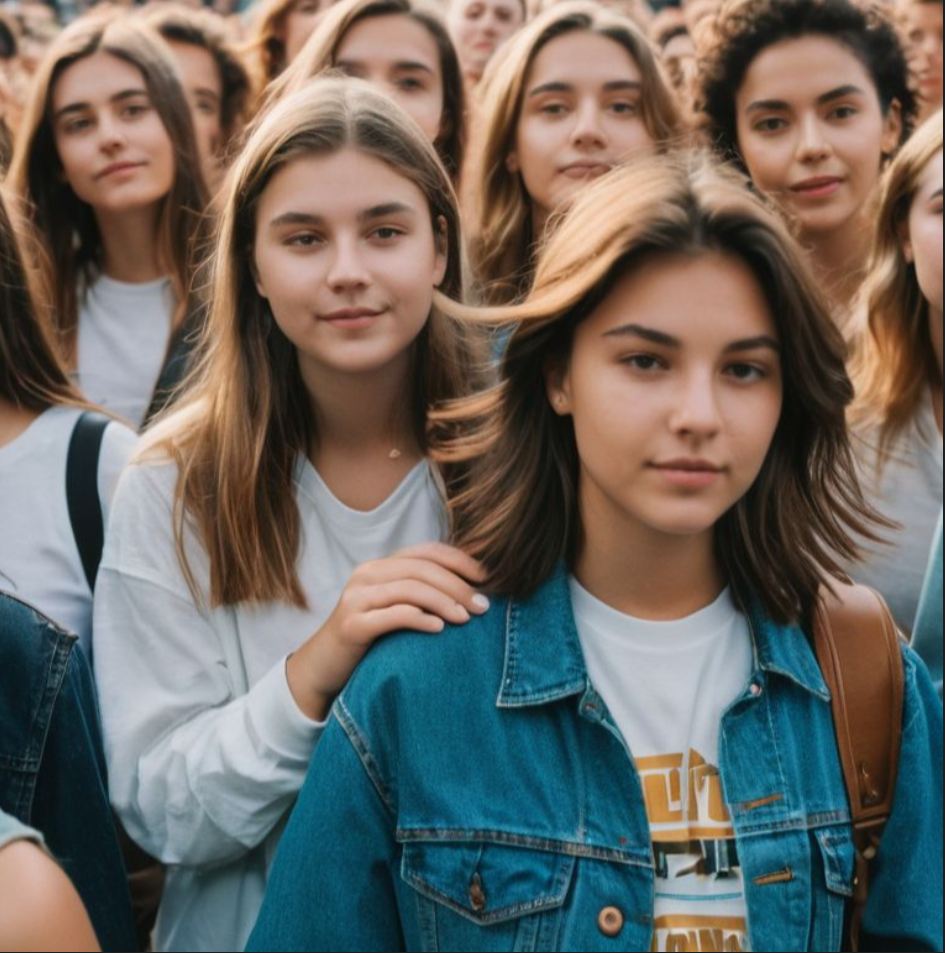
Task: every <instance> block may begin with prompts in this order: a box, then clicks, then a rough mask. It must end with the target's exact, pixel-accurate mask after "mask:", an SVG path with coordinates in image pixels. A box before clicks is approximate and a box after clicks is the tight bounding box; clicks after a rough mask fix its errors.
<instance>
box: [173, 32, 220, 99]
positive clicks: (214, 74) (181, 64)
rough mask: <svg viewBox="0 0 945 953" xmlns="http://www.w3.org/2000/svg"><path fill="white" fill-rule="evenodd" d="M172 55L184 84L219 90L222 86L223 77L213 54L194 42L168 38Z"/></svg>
mask: <svg viewBox="0 0 945 953" xmlns="http://www.w3.org/2000/svg"><path fill="white" fill-rule="evenodd" d="M167 45H168V46H169V47H170V50H171V53H172V54H173V56H174V62H175V63H176V64H177V68H178V70H179V72H180V73H181V75H182V77H183V80H184V84H185V85H186V86H198V87H203V88H205V89H213V90H215V91H216V92H220V90H221V89H222V88H223V79H222V77H221V76H220V70H219V69H218V68H217V62H216V60H215V59H214V58H213V54H212V53H211V52H210V51H209V50H208V49H206V48H205V47H202V46H197V45H196V44H195V43H181V42H180V41H178V40H168V41H167Z"/></svg>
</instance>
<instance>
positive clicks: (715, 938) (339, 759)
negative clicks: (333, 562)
mask: <svg viewBox="0 0 945 953" xmlns="http://www.w3.org/2000/svg"><path fill="white" fill-rule="evenodd" d="M467 314H469V313H468V312H467ZM469 316H470V317H475V315H474V314H469ZM478 319H479V320H481V321H486V322H490V323H491V322H516V324H517V329H516V330H515V332H514V334H513V335H512V337H511V339H510V342H509V346H508V351H507V353H506V355H505V358H504V362H503V367H502V372H501V379H500V382H499V383H498V385H497V386H496V387H495V388H494V389H492V390H490V391H488V392H486V393H484V394H482V395H480V396H478V397H476V398H472V399H468V400H465V401H460V402H456V403H454V404H452V405H451V406H448V407H446V408H444V409H443V410H441V411H440V412H439V414H438V415H437V416H436V417H435V423H436V424H438V426H439V428H440V444H439V446H440V453H441V455H442V456H443V457H444V458H445V459H449V460H458V459H469V458H474V462H473V472H472V476H471V478H470V480H469V482H468V483H467V484H466V485H465V486H464V487H463V488H462V490H461V491H459V492H456V493H455V494H454V496H453V498H452V504H451V507H452V508H451V513H452V518H453V532H454V538H455V540H456V541H457V542H458V543H459V545H461V546H462V547H464V548H465V549H466V550H467V551H468V552H470V553H471V554H473V555H475V556H476V557H477V558H478V559H480V560H481V561H482V563H483V564H484V565H485V567H486V569H487V572H488V574H489V581H490V586H491V591H492V592H493V593H495V594H497V595H500V596H502V597H503V598H494V599H493V605H492V609H491V610H490V612H489V613H487V614H486V615H485V616H483V617H481V618H478V619H476V620H474V621H473V622H472V623H471V624H470V625H469V626H467V627H466V628H464V629H462V630H461V629H459V628H455V629H454V628H447V629H446V631H445V632H444V633H443V634H442V635H440V636H437V637H435V638H433V639H430V638H429V637H426V636H420V635H412V636H411V635H409V634H408V635H407V636H405V637H403V638H399V639H397V640H395V641H390V642H386V643H384V644H382V645H379V646H378V647H376V648H375V649H374V650H373V651H372V653H371V654H370V655H369V656H368V657H367V659H366V660H365V662H364V663H363V664H362V665H361V667H360V668H359V670H358V671H357V672H356V673H355V675H354V677H353V679H352V680H351V682H350V683H349V685H348V687H347V688H346V690H345V691H344V693H343V694H342V695H341V697H340V698H339V699H338V701H337V703H336V704H335V706H334V710H333V717H332V719H331V723H330V725H329V727H328V729H327V730H326V732H325V734H324V736H323V738H322V742H321V745H320V746H319V748H318V750H317V751H316V753H315V757H314V760H313V763H312V768H311V771H310V773H309V777H308V780H307V782H306V785H305V787H304V788H303V790H302V793H301V795H300V799H299V802H298V804H297V806H296V809H295V812H294V814H293V816H292V819H291V821H290V823H289V825H288V828H287V830H286V832H285V836H284V839H283V841H282V845H281V847H280V851H279V854H278V856H277V859H276V863H275V866H274V868H273V871H272V876H271V879H270V883H269V889H268V894H267V898H266V901H265V903H264V905H263V910H262V913H261V916H260V919H259V921H258V923H257V925H256V929H255V932H254V934H253V936H252V938H251V941H250V949H252V950H287V949H292V950H296V949H332V950H582V951H587V950H748V949H751V950H782V951H783V950H817V951H824V950H839V949H841V945H842V944H843V943H844V934H845V930H844V923H845V918H846V916H847V914H848V913H849V908H850V898H851V895H852V889H853V858H854V848H853V842H852V836H851V826H850V812H849V807H848V803H847V797H846V790H845V786H844V782H843V779H842V776H841V771H840V766H839V759H838V753H837V749H836V743H835V739H834V730H833V722H832V718H831V711H830V696H829V692H828V690H827V687H826V684H825V682H824V678H823V675H822V674H821V671H820V669H819V667H818V665H817V662H816V659H815V655H814V653H813V651H812V648H811V644H810V639H809V635H808V632H809V627H808V625H807V622H806V620H807V619H808V618H809V617H810V613H811V609H812V606H813V605H814V603H815V601H816V598H817V594H818V590H819V589H820V588H821V587H822V586H823V585H825V584H829V582H830V580H831V579H838V578H840V577H841V569H840V565H841V563H842V562H843V561H844V560H845V559H846V558H847V557H848V556H849V554H850V553H851V551H852V550H853V549H854V548H855V546H854V543H853V542H852V539H853V533H854V532H855V533H857V534H861V535H867V536H869V535H871V534H872V532H873V531H872V530H871V528H870V526H871V522H872V520H873V516H872V514H871V512H870V510H869V508H868V506H867V505H866V504H865V502H864V500H863V496H862V494H861V491H860V488H859V486H858V484H857V481H856V476H855V470H854V464H853V461H852V458H851V452H850V447H849V442H848V436H847V430H846V425H845V419H844V415H845V410H846V407H847V405H848V404H849V402H850V399H851V397H852V388H851V386H850V382H849V379H848V377H847V375H846V372H845V370H844V363H843V346H842V342H841V339H840V335H839V332H838V331H837V330H836V329H835V327H834V326H833V325H832V323H831V320H830V315H829V312H828V309H827V307H826V306H825V304H824V302H823V300H822V298H821V297H820V296H819V294H818V292H817V290H816V284H815V282H814V281H813V279H812V278H811V276H810V273H809V271H808V270H807V268H806V267H805V265H804V264H803V261H802V259H801V257H800V255H799V253H798V251H797V249H796V246H795V244H794V243H793V241H792V240H791V238H790V237H789V235H788V233H787V231H786V230H785V229H784V228H783V226H782V225H781V223H780V221H779V220H778V219H777V218H776V216H775V215H773V214H772V213H771V212H770V211H769V210H768V209H767V208H766V207H765V206H763V205H762V204H761V202H759V201H758V200H757V199H755V198H754V197H752V196H751V195H750V193H749V192H748V191H747V190H746V188H745V186H744V182H743V180H741V179H740V178H738V177H736V176H732V175H730V174H728V173H724V172H721V171H719V170H717V169H716V168H714V167H713V166H712V165H711V164H708V163H707V162H706V161H705V160H704V159H702V158H699V157H697V158H695V159H692V158H682V157H680V158H663V159H662V160H661V161H660V162H658V163H655V164H650V163H645V164H640V165H638V166H634V167H633V168H627V169H623V170H620V171H617V172H615V173H613V174H612V175H610V176H608V177H606V178H605V179H603V180H601V182H600V183H598V184H596V185H595V186H594V187H593V188H592V189H591V190H590V191H588V192H587V193H585V194H584V195H583V196H582V197H581V198H580V199H579V200H578V202H577V204H576V205H575V206H574V208H573V210H572V211H571V213H570V214H569V216H568V218H566V219H565V221H564V222H563V223H562V225H561V226H560V228H559V230H558V231H557V232H556V233H555V235H554V237H553V238H551V239H550V241H549V244H548V246H547V248H546V251H545V253H544V255H543V257H542V260H541V262H540V264H539V268H538V271H537V274H536V279H535V285H534V288H533V290H532V292H531V293H530V295H529V297H528V298H527V299H526V300H525V301H524V303H522V304H520V305H519V306H516V307H509V308H503V309H498V310H493V311H491V312H488V313H486V314H484V315H482V314H480V315H479V316H478ZM903 656H904V660H905V671H906V698H905V709H904V714H903V725H902V728H903V735H902V762H901V773H900V775H899V779H898V785H897V788H896V793H895V803H894V808H893V812H892V815H891V817H890V820H889V823H888V825H887V827H886V830H885V835H884V837H883V841H882V844H881V847H880V850H879V855H878V856H877V858H876V860H875V864H874V869H873V879H872V884H871V889H870V895H869V902H868V906H867V909H866V910H865V917H864V921H863V929H864V932H863V935H862V936H861V941H862V943H861V949H876V950H941V949H942V909H941V907H942V904H941V890H942V854H941V849H942V848H941V843H942V709H941V705H940V703H939V700H938V698H937V695H936V693H935V689H934V687H933V686H932V684H931V681H930V679H929V677H928V674H927V672H926V670H925V668H924V667H923V666H922V664H921V663H920V662H919V661H918V660H917V659H916V657H915V656H914V655H913V653H912V652H911V651H910V650H909V649H908V648H906V647H903Z"/></svg>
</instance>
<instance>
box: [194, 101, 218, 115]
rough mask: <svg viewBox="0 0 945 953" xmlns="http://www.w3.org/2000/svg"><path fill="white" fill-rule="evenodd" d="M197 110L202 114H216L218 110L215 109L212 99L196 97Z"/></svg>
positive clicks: (215, 105)
mask: <svg viewBox="0 0 945 953" xmlns="http://www.w3.org/2000/svg"><path fill="white" fill-rule="evenodd" d="M197 112H199V113H202V114H203V115H204V116H216V115H217V113H218V112H219V110H218V109H217V104H216V103H215V102H214V101H213V100H212V99H198V100H197Z"/></svg>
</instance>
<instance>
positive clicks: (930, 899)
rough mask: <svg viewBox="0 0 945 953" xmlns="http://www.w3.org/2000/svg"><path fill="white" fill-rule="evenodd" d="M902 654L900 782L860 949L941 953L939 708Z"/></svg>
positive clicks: (920, 671) (912, 661)
mask: <svg viewBox="0 0 945 953" xmlns="http://www.w3.org/2000/svg"><path fill="white" fill-rule="evenodd" d="M904 653H905V659H904V661H905V672H906V694H905V706H904V710H903V733H902V754H901V756H900V765H899V777H898V780H897V783H896V794H895V799H894V802H893V810H892V814H891V816H890V818H889V822H888V823H887V825H886V830H885V832H884V833H883V839H882V841H881V843H880V848H879V853H878V855H877V857H876V860H875V862H874V866H873V873H872V882H871V883H870V889H869V900H868V901H867V905H866V911H865V914H864V918H863V931H864V937H863V940H864V942H863V946H862V948H863V949H864V950H896V951H900V950H941V949H942V703H941V701H940V700H939V697H938V694H937V693H936V691H935V687H934V685H933V684H932V681H931V679H930V678H929V675H928V672H927V671H926V669H925V667H924V666H923V665H921V664H919V663H918V661H917V660H916V658H915V656H914V655H913V653H912V652H911V650H909V649H905V650H904Z"/></svg>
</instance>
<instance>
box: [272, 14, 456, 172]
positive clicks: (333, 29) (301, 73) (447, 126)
mask: <svg viewBox="0 0 945 953" xmlns="http://www.w3.org/2000/svg"><path fill="white" fill-rule="evenodd" d="M383 16H403V17H408V18H409V19H411V20H413V21H414V22H415V23H418V24H420V26H422V27H423V28H424V29H425V30H426V31H427V32H428V33H429V34H430V36H431V37H432V38H433V41H434V42H435V43H436V47H437V52H438V53H439V58H440V73H441V76H442V81H443V113H442V119H441V127H440V132H439V134H438V135H437V137H436V141H435V142H434V145H435V146H436V150H437V152H438V153H439V155H440V158H441V159H442V160H443V163H444V165H445V166H446V169H447V171H448V172H449V173H450V175H451V176H452V177H453V180H454V181H458V180H459V176H460V173H461V171H462V166H463V153H464V152H465V149H466V121H465V111H466V109H465V102H466V101H465V93H464V91H463V74H462V70H461V69H460V66H459V57H458V56H457V54H456V48H455V47H454V46H453V41H452V40H451V39H450V35H449V31H448V30H447V29H446V24H445V23H444V21H443V17H442V16H441V14H440V11H439V9H438V7H437V6H435V5H431V4H429V3H427V2H426V0H342V2H341V3H338V4H336V5H335V6H333V7H332V8H331V9H330V10H329V11H328V13H326V14H325V17H324V19H323V20H322V21H321V23H319V24H318V26H317V27H316V28H315V30H314V32H313V33H312V35H311V36H310V37H309V38H308V40H307V41H306V43H305V46H303V47H302V50H301V51H300V52H299V55H298V56H297V57H296V58H295V60H294V61H293V62H292V64H291V66H289V67H288V68H287V69H286V70H285V72H284V73H283V74H282V75H281V76H280V77H279V78H278V79H276V80H275V81H274V82H273V83H272V85H271V86H270V88H269V89H268V90H267V91H266V94H265V95H264V97H263V107H262V108H263V110H265V109H266V108H268V107H269V106H271V105H272V104H274V103H276V102H278V101H279V100H280V99H282V98H284V97H285V96H289V95H291V94H292V93H294V92H296V91H297V90H299V89H301V88H302V87H303V86H305V84H306V83H308V82H309V80H311V79H312V77H313V76H318V75H319V73H323V72H325V71H326V70H331V69H333V68H334V67H335V65H336V62H337V59H338V50H339V48H340V47H341V44H342V43H343V42H344V38H345V36H347V34H348V31H349V30H350V29H351V27H353V26H354V25H355V24H356V23H360V22H362V21H363V20H369V19H372V18H374V17H383Z"/></svg>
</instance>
